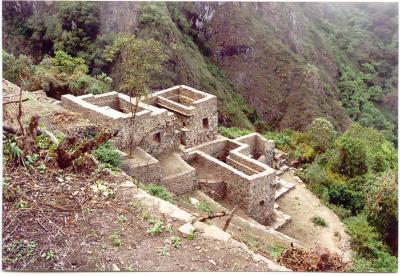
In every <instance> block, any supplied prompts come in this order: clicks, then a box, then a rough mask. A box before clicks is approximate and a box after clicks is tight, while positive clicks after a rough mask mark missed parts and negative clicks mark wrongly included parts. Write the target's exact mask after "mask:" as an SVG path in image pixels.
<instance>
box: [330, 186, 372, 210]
mask: <svg viewBox="0 0 400 276" xmlns="http://www.w3.org/2000/svg"><path fill="white" fill-rule="evenodd" d="M328 195H329V203H332V204H335V205H339V206H342V207H344V208H347V209H349V210H351V211H352V213H353V215H355V214H356V213H357V212H358V211H361V210H362V209H363V208H364V202H365V198H364V193H363V192H361V191H355V190H354V189H352V187H349V185H348V183H334V184H332V185H329V187H328Z"/></svg>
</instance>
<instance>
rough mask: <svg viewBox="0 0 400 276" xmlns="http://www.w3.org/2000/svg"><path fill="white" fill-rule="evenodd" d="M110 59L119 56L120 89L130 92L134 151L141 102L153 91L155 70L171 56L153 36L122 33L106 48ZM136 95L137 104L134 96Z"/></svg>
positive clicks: (130, 150)
mask: <svg viewBox="0 0 400 276" xmlns="http://www.w3.org/2000/svg"><path fill="white" fill-rule="evenodd" d="M105 55H106V57H107V59H108V60H109V61H113V60H114V61H115V60H117V61H118V62H119V63H120V64H119V66H120V68H119V69H120V74H121V83H120V86H119V88H120V90H121V91H123V92H126V93H127V94H128V95H129V96H130V98H129V99H130V106H131V128H130V129H131V132H130V141H131V143H130V147H129V153H130V155H132V153H133V147H134V140H133V139H134V138H133V137H134V136H133V131H134V129H133V127H134V124H135V117H136V113H137V110H138V106H139V102H140V101H142V100H143V99H144V98H146V97H147V96H148V94H149V86H150V84H151V81H152V78H153V77H154V76H155V74H157V73H160V72H161V70H162V63H163V62H164V61H165V60H166V59H167V56H166V55H165V54H164V53H163V51H162V49H161V44H160V43H159V42H157V41H155V40H153V39H148V40H144V39H137V38H135V36H133V35H129V34H122V35H120V36H118V37H117V38H116V39H115V41H114V43H113V44H112V45H111V46H107V47H106V49H105ZM133 96H135V97H136V101H135V106H134V107H133V104H132V97H133Z"/></svg>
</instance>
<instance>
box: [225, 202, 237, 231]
mask: <svg viewBox="0 0 400 276" xmlns="http://www.w3.org/2000/svg"><path fill="white" fill-rule="evenodd" d="M238 208H239V206H237V205H236V206H235V207H234V208H233V209H232V211H231V213H230V215H229V217H228V219H227V220H226V222H225V225H224V228H223V229H222V230H224V231H225V232H226V229H228V226H229V224H230V223H231V220H232V218H233V215H234V214H235V212H236V210H237V209H238Z"/></svg>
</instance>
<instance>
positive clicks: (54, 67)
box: [35, 51, 112, 98]
mask: <svg viewBox="0 0 400 276" xmlns="http://www.w3.org/2000/svg"><path fill="white" fill-rule="evenodd" d="M88 72H89V68H88V66H87V65H86V62H85V60H84V59H82V58H80V57H73V56H70V55H68V54H67V53H66V52H64V51H57V52H56V53H55V56H54V57H49V56H45V57H44V58H43V60H42V61H41V62H40V64H39V65H37V66H36V74H35V78H36V79H37V80H38V81H39V82H40V84H41V87H42V89H43V90H44V91H45V92H46V93H47V94H48V95H51V96H53V97H56V98H59V97H60V96H61V95H62V94H68V93H69V94H75V95H82V94H88V93H93V94H100V93H104V92H106V91H108V90H109V88H110V84H111V82H112V80H111V78H109V77H107V76H106V75H105V74H100V75H98V76H96V77H91V76H89V75H87V73H88Z"/></svg>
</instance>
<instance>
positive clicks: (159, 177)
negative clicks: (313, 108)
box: [61, 85, 277, 224]
mask: <svg viewBox="0 0 400 276" xmlns="http://www.w3.org/2000/svg"><path fill="white" fill-rule="evenodd" d="M136 101H137V99H136V98H131V99H130V97H129V96H127V95H125V94H122V93H117V92H115V91H114V92H109V93H105V94H101V95H92V94H88V95H82V96H73V95H69V94H68V95H63V96H62V98H61V105H62V106H63V107H65V108H69V109H71V110H73V111H75V112H80V113H82V114H83V115H84V116H86V117H87V118H89V119H90V120H91V121H93V122H94V123H97V124H100V125H102V126H104V127H106V128H109V129H118V130H119V134H118V136H117V137H116V138H115V139H113V141H112V142H113V143H114V144H115V145H116V146H117V147H118V148H119V149H120V150H121V152H122V154H123V157H124V161H123V164H122V169H123V170H124V171H125V172H126V173H128V174H129V175H131V176H133V177H135V178H136V179H138V180H139V181H141V182H144V183H155V184H160V185H164V186H165V187H166V188H167V189H168V190H169V191H170V192H172V193H174V194H176V195H182V194H185V193H188V192H191V191H193V190H196V189H200V190H202V191H203V192H204V193H206V194H207V195H209V196H210V197H212V198H213V199H215V200H216V201H221V200H224V201H227V202H231V203H233V204H235V205H239V206H240V208H241V209H242V210H244V211H245V212H246V213H247V214H248V215H249V216H250V217H252V218H254V219H255V220H256V221H257V222H259V223H261V224H270V223H272V222H273V221H274V219H275V207H276V206H274V205H275V198H276V195H275V192H276V191H275V190H276V183H277V182H276V171H275V170H274V169H273V168H272V165H273V162H274V153H275V145H274V142H273V141H271V140H266V139H265V138H264V137H263V136H262V135H260V134H258V133H252V134H249V135H246V136H242V137H239V138H236V139H228V138H225V137H222V136H219V135H218V115H217V98H216V97H215V96H213V95H211V94H208V93H205V92H202V91H199V90H196V89H193V88H191V87H188V86H184V85H180V86H175V87H172V88H169V89H166V90H162V91H158V92H155V93H152V94H151V95H149V96H148V97H147V98H146V99H145V100H143V101H139V102H138V105H137V106H138V108H137V112H136V115H134V116H135V119H134V123H132V116H133V115H132V112H131V110H132V109H134V107H135V106H136V103H137V102H136ZM132 128H133V129H134V131H133V132H131V129H132ZM132 133H133V137H131V135H132ZM131 143H133V146H134V151H133V154H132V155H131V156H129V155H128V154H127V153H128V152H129V147H130V144H131Z"/></svg>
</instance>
